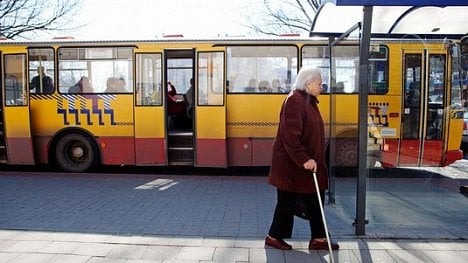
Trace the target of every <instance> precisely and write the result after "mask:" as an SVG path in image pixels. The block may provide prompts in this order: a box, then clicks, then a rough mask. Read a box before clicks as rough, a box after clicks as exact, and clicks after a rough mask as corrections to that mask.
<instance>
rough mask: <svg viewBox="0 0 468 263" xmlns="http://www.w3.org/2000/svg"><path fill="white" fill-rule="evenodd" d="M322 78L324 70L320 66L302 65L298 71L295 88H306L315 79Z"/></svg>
mask: <svg viewBox="0 0 468 263" xmlns="http://www.w3.org/2000/svg"><path fill="white" fill-rule="evenodd" d="M319 78H322V71H321V70H320V69H318V68H311V67H302V68H301V69H300V70H299V73H297V77H296V81H295V82H294V84H293V89H297V90H305V89H306V87H307V85H309V83H311V82H312V81H314V80H317V79H319Z"/></svg>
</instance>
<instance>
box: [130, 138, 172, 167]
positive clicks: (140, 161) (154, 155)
mask: <svg viewBox="0 0 468 263" xmlns="http://www.w3.org/2000/svg"><path fill="white" fill-rule="evenodd" d="M135 155H136V157H135V158H136V165H149V164H164V165H165V164H166V154H165V150H164V138H144V139H141V138H140V139H135Z"/></svg>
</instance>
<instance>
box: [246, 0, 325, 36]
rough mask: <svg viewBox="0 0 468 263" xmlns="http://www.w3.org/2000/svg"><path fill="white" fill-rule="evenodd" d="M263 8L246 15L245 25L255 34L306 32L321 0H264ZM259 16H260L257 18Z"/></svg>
mask: <svg viewBox="0 0 468 263" xmlns="http://www.w3.org/2000/svg"><path fill="white" fill-rule="evenodd" d="M263 3H264V8H263V9H264V10H262V12H261V13H260V14H259V13H257V14H255V17H253V16H248V24H247V25H246V26H247V27H249V28H251V29H253V30H254V31H255V32H256V33H257V34H264V35H278V34H283V33H308V32H309V30H310V27H311V26H312V22H313V19H314V16H315V14H316V13H317V10H318V8H319V7H320V5H321V4H322V1H321V0H264V1H263ZM259 17H261V18H259Z"/></svg>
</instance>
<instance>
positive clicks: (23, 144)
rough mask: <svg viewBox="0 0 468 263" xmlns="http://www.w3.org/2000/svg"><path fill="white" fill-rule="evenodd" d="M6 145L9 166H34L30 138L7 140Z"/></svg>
mask: <svg viewBox="0 0 468 263" xmlns="http://www.w3.org/2000/svg"><path fill="white" fill-rule="evenodd" d="M6 143H7V145H8V162H9V163H10V164H34V156H33V155H32V152H33V149H32V140H31V138H8V139H7V140H6ZM18 149H22V150H18ZM29 153H31V154H29Z"/></svg>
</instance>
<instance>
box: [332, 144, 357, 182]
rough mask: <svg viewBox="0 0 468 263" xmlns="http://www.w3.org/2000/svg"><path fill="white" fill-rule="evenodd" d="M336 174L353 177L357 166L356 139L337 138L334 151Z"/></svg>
mask: <svg viewBox="0 0 468 263" xmlns="http://www.w3.org/2000/svg"><path fill="white" fill-rule="evenodd" d="M335 164H336V166H337V169H336V173H337V176H342V177H355V176H356V175H357V168H358V142H357V141H356V140H339V141H338V142H337V145H336V151H335Z"/></svg>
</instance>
